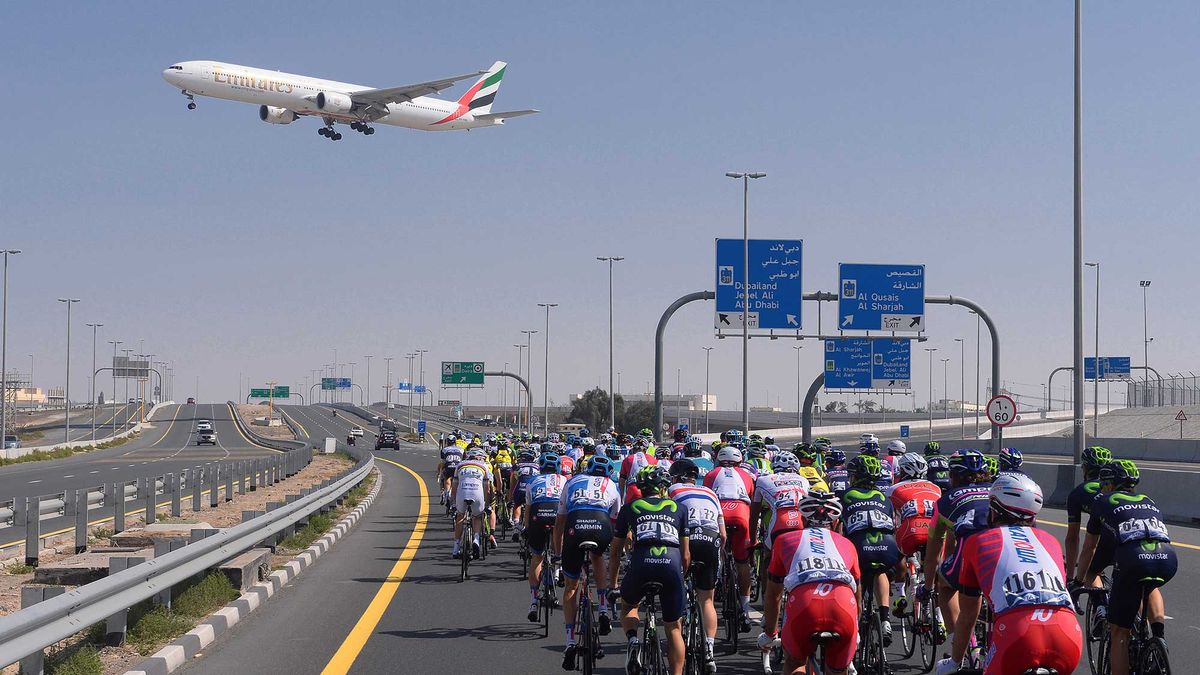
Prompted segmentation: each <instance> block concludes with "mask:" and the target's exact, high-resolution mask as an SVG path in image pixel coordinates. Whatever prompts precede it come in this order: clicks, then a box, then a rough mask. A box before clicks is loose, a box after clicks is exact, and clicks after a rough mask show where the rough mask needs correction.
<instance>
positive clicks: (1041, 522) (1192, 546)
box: [384, 460, 1200, 551]
mask: <svg viewBox="0 0 1200 675" xmlns="http://www.w3.org/2000/svg"><path fill="white" fill-rule="evenodd" d="M384 461H386V460H384ZM1038 525H1053V526H1055V527H1067V524H1066V523H1058V522H1055V521H1053V520H1042V519H1041V518H1038ZM1171 546H1174V547H1175V548H1190V549H1192V550H1193V551H1200V546H1196V545H1195V544H1184V543H1183V542H1178V541H1173V542H1171Z"/></svg>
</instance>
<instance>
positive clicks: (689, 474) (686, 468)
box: [670, 457, 700, 482]
mask: <svg viewBox="0 0 1200 675" xmlns="http://www.w3.org/2000/svg"><path fill="white" fill-rule="evenodd" d="M670 472H671V476H672V477H673V478H677V479H678V478H682V479H684V480H685V481H687V482H691V481H695V480H696V477H697V476H699V475H700V467H698V466H696V463H695V462H693V461H692V460H690V459H688V458H686V457H685V458H683V459H677V460H675V461H674V462H671V469H670Z"/></svg>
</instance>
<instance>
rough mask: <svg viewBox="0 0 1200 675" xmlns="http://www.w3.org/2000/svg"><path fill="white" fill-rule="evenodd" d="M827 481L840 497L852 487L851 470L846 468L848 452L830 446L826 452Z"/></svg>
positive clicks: (830, 488)
mask: <svg viewBox="0 0 1200 675" xmlns="http://www.w3.org/2000/svg"><path fill="white" fill-rule="evenodd" d="M825 483H826V484H827V485H829V491H830V492H832V493H833V494H835V495H837V497H838V499H841V498H842V495H844V494H846V490H849V489H850V471H849V470H848V469H846V453H844V452H842V451H841V450H838V449H837V448H830V449H829V451H828V452H826V453H825Z"/></svg>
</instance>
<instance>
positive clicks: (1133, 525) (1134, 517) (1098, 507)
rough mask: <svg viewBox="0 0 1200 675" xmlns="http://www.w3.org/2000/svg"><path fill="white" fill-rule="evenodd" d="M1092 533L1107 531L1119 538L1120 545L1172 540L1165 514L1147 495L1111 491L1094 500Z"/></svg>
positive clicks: (1090, 525) (1091, 519)
mask: <svg viewBox="0 0 1200 675" xmlns="http://www.w3.org/2000/svg"><path fill="white" fill-rule="evenodd" d="M1087 531H1088V534H1100V533H1101V532H1107V533H1108V534H1110V535H1112V536H1113V537H1115V538H1116V541H1117V545H1118V546H1120V545H1123V544H1132V543H1137V542H1139V541H1144V540H1147V539H1149V540H1152V541H1166V542H1169V541H1171V536H1170V535H1169V534H1167V526H1166V524H1164V523H1163V520H1162V512H1161V511H1159V510H1158V506H1157V505H1155V503H1154V500H1153V499H1150V497H1148V496H1146V495H1139V494H1132V493H1129V492H1110V493H1107V494H1104V493H1101V494H1098V495H1096V498H1095V500H1093V501H1092V507H1091V518H1089V519H1088V524H1087Z"/></svg>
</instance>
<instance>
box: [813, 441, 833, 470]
mask: <svg viewBox="0 0 1200 675" xmlns="http://www.w3.org/2000/svg"><path fill="white" fill-rule="evenodd" d="M812 448H813V450H815V451H816V452H817V468H818V469H820V470H821V471H822V472H823V471H825V468H826V467H825V456H826V455H828V454H829V451H830V450H832V449H833V441H831V440H829V439H828V438H826V437H824V436H818V437H816V438H814V439H813V442H812Z"/></svg>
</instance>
